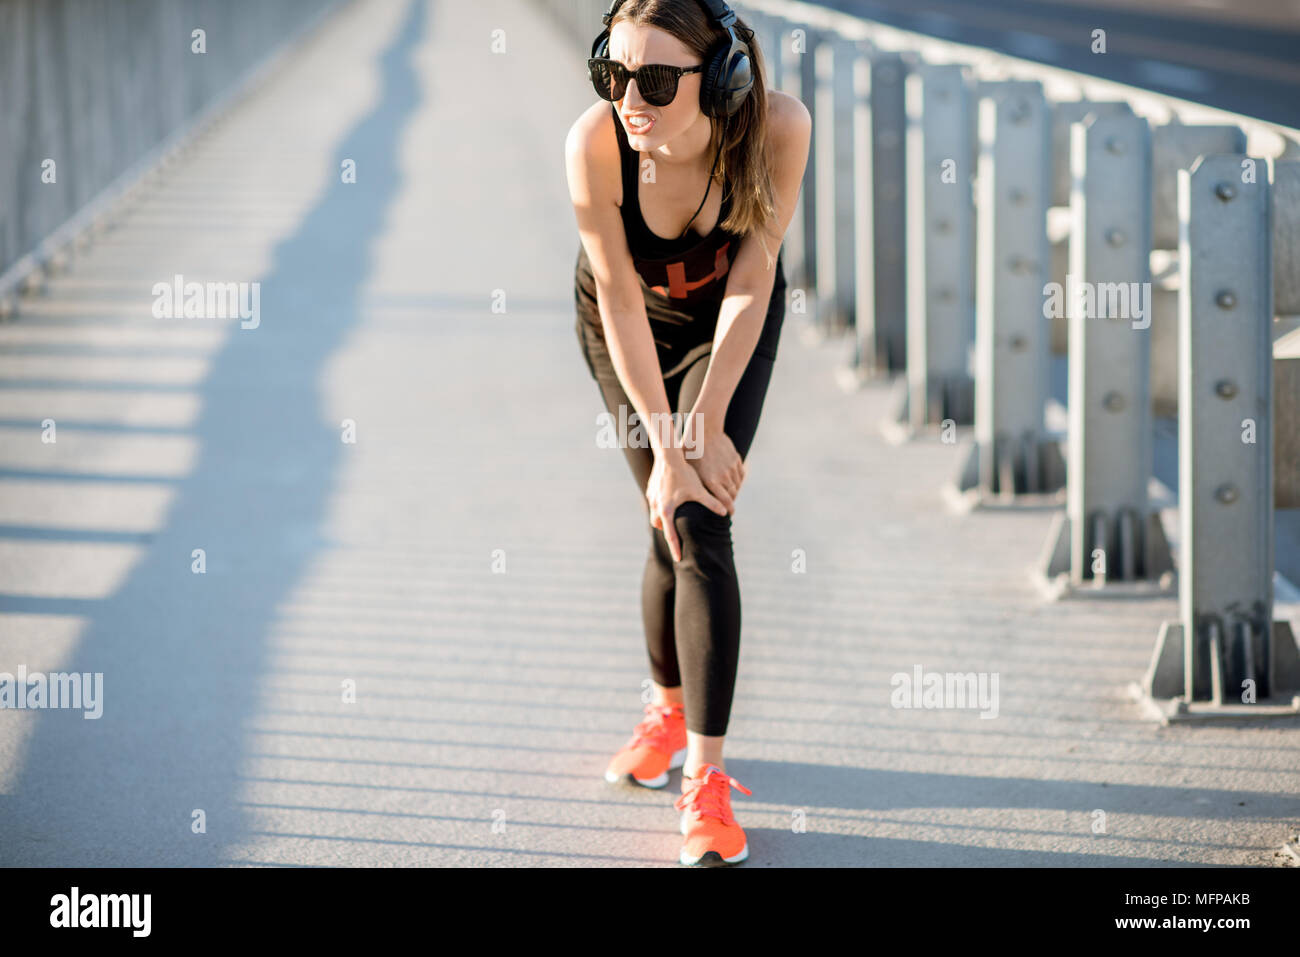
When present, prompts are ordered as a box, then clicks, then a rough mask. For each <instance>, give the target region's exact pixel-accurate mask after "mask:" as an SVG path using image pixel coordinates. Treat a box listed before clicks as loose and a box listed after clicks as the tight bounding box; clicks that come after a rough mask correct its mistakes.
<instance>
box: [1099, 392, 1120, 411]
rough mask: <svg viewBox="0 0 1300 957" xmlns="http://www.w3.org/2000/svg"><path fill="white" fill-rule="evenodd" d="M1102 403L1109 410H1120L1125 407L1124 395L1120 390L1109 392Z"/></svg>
mask: <svg viewBox="0 0 1300 957" xmlns="http://www.w3.org/2000/svg"><path fill="white" fill-rule="evenodd" d="M1101 404H1102V406H1103V407H1104V408H1105V409H1106V411H1107V412H1120V411H1122V410H1123V408H1124V397H1123V396H1122V395H1120V394H1119V393H1118V392H1107V393H1106V395H1105V397H1104V398H1103V399H1102V400H1101Z"/></svg>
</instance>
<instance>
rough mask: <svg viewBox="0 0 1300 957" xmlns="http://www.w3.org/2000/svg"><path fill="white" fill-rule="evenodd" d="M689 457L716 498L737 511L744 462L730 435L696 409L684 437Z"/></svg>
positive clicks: (729, 509)
mask: <svg viewBox="0 0 1300 957" xmlns="http://www.w3.org/2000/svg"><path fill="white" fill-rule="evenodd" d="M682 444H683V446H684V447H685V449H686V461H687V462H688V463H689V464H690V465H691V466H692V467H693V468H694V469H695V472H696V474H697V475H699V477H700V481H702V482H703V483H704V487H705V488H707V489H708V490H709V491H710V492H711V493H712V494H713V496H714V497H715V498H717V499H718V500H719V501H720V502H722V504H723V505H725V506H726V507H727V514H728V515H734V514H735V513H736V496H737V495H738V494H739V493H740V486H741V483H742V482H744V481H745V475H746V472H747V469H746V467H745V462H744V460H743V459H741V457H740V453H739V452H737V451H736V446H735V445H734V444H733V443H732V441H731V438H730V437H729V436H728V435H727V433H726V432H724V431H723V430H722V427H721V426H720V425H715V424H712V423H711V422H710V420H709V419H708V418H706V417H705V416H703V415H701V414H699V413H696V414H694V415H690V416H688V417H687V420H686V428H685V430H684V435H683V439H682Z"/></svg>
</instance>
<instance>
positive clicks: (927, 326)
mask: <svg viewBox="0 0 1300 957" xmlns="http://www.w3.org/2000/svg"><path fill="white" fill-rule="evenodd" d="M905 88H906V92H905V96H906V102H907V134H906V150H907V174H906V178H907V204H906V208H907V220H908V223H909V228H908V232H907V253H906V261H907V380H906V383H905V385H904V386H903V387H901V388H900V389H899V394H898V396H897V398H896V400H895V406H894V410H893V413H892V415H891V418H892V419H893V421H894V422H896V423H901V424H903V426H904V429H903V430H902V431H903V434H904V435H906V434H908V433H914V432H916V431H918V430H921V429H923V428H925V427H926V426H927V425H930V424H933V423H942V422H943V421H944V420H949V419H950V420H952V421H954V422H955V423H956V424H959V425H969V424H971V423H972V422H973V421H974V416H975V409H974V405H975V401H974V400H975V381H974V378H973V376H972V375H971V358H972V355H971V354H972V351H973V348H974V341H975V207H974V202H973V199H972V180H973V177H974V173H975V149H974V139H975V137H974V119H973V110H972V102H973V95H972V91H971V86H970V83H969V82H968V78H967V71H966V68H965V67H963V66H960V65H956V64H948V65H942V66H934V65H923V66H919V67H917V68H916V69H915V70H914V71H912V72H911V73H910V74H909V75H908V77H907V80H906V82H905ZM886 434H887V435H890V436H891V438H893V439H897V438H898V437H899V436H898V431H897V430H896V428H893V423H892V422H888V421H887V422H886Z"/></svg>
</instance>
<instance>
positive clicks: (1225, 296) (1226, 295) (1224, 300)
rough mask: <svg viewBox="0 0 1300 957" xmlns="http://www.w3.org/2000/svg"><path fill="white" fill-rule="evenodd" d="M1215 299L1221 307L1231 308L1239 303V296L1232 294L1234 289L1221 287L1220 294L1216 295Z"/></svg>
mask: <svg viewBox="0 0 1300 957" xmlns="http://www.w3.org/2000/svg"><path fill="white" fill-rule="evenodd" d="M1214 301H1215V302H1216V303H1217V304H1218V306H1219V308H1220V309H1231V308H1232V307H1233V306H1235V305H1236V304H1237V297H1236V296H1234V295H1233V294H1232V290H1230V289H1221V290H1219V292H1218V294H1217V295H1215V297H1214Z"/></svg>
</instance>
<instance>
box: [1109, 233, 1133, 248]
mask: <svg viewBox="0 0 1300 957" xmlns="http://www.w3.org/2000/svg"><path fill="white" fill-rule="evenodd" d="M1127 239H1128V237H1127V236H1125V235H1124V230H1122V229H1108V230H1106V242H1107V243H1108V244H1110V245H1111V246H1115V247H1119V246H1123V245H1124V242H1125V240H1127Z"/></svg>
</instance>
